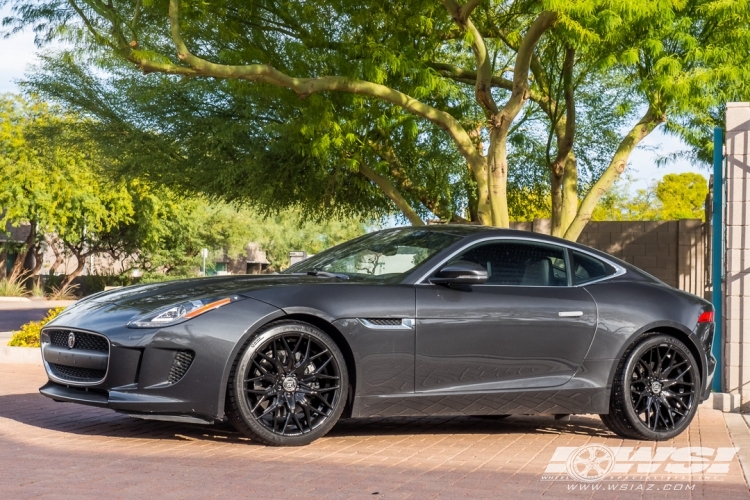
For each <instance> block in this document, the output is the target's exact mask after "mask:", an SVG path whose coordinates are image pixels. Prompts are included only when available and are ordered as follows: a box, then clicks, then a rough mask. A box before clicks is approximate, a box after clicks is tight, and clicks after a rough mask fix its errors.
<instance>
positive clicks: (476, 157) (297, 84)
mask: <svg viewBox="0 0 750 500" xmlns="http://www.w3.org/2000/svg"><path fill="white" fill-rule="evenodd" d="M169 22H170V27H171V32H172V40H173V42H174V45H175V48H176V49H177V56H178V57H179V59H180V60H181V61H183V62H184V63H186V64H188V65H189V66H190V68H185V67H181V66H173V65H165V64H158V63H153V62H152V61H141V63H140V64H141V66H142V68H143V69H144V70H146V71H149V70H150V71H160V72H165V73H173V74H184V75H186V76H204V77H206V76H207V77H215V78H230V79H237V80H248V81H252V82H264V83H268V84H271V85H276V86H279V87H285V88H288V89H291V90H293V91H294V92H295V93H297V95H299V96H300V97H303V98H304V97H306V96H308V95H310V94H314V93H318V92H325V91H336V92H348V93H352V94H358V95H364V96H369V97H376V98H379V99H382V100H384V101H386V102H390V103H391V104H394V105H396V106H400V107H402V108H403V109H405V110H407V111H409V112H411V113H413V114H415V115H417V116H419V117H422V118H424V119H426V120H429V121H431V122H432V123H434V124H436V125H437V126H438V127H440V128H442V129H443V130H445V131H446V132H447V133H448V134H449V135H450V136H451V138H452V139H453V140H454V142H455V143H456V146H457V148H458V150H459V152H460V153H461V154H462V155H463V156H464V158H465V159H466V161H467V162H469V163H470V164H479V163H483V162H484V158H483V157H482V155H481V154H480V153H479V151H477V149H476V148H475V147H474V145H473V144H472V142H471V139H470V137H469V135H468V134H467V133H466V130H464V128H463V127H462V126H461V124H460V123H459V122H458V120H456V119H455V118H454V117H453V116H451V115H450V114H449V113H446V112H444V111H440V110H438V109H436V108H433V107H432V106H429V105H427V104H425V103H423V102H420V101H418V100H417V99H414V98H413V97H411V96H408V95H406V94H404V93H403V92H399V91H397V90H394V89H391V88H389V87H386V86H384V85H380V84H376V83H372V82H368V81H364V80H352V79H350V78H347V77H343V76H323V77H315V78H296V77H291V76H289V75H286V74H284V73H282V72H281V71H279V70H277V69H276V68H274V67H272V66H270V65H268V64H249V65H244V66H234V65H225V64H216V63H212V62H209V61H207V60H205V59H202V58H200V57H197V56H195V55H193V54H192V53H191V52H190V51H189V50H188V48H187V46H186V45H185V42H184V41H183V39H182V36H181V35H180V26H179V24H180V18H179V0H170V2H169Z"/></svg>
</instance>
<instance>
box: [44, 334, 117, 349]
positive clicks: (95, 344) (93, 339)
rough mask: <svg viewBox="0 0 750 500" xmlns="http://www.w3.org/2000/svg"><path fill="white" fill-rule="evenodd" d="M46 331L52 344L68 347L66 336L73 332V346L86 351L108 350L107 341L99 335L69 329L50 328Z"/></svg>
mask: <svg viewBox="0 0 750 500" xmlns="http://www.w3.org/2000/svg"><path fill="white" fill-rule="evenodd" d="M47 333H48V334H49V339H50V343H51V344H52V345H56V346H60V347H65V348H70V346H69V345H68V337H69V336H70V334H71V333H73V335H75V344H74V345H73V348H75V349H83V350H86V351H101V352H109V342H108V341H107V339H106V338H104V337H102V336H101V335H94V334H92V333H85V332H75V331H74V332H71V331H69V330H51V331H49V332H47Z"/></svg>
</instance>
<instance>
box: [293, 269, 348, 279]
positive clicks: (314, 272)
mask: <svg viewBox="0 0 750 500" xmlns="http://www.w3.org/2000/svg"><path fill="white" fill-rule="evenodd" d="M294 274H307V275H310V276H321V277H323V278H338V279H340V280H348V279H349V276H347V275H346V274H342V273H329V272H328V271H319V270H317V269H313V270H312V271H307V272H306V273H294Z"/></svg>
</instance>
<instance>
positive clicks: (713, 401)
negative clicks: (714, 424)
mask: <svg viewBox="0 0 750 500" xmlns="http://www.w3.org/2000/svg"><path fill="white" fill-rule="evenodd" d="M703 404H704V405H706V406H708V407H710V408H713V409H714V410H720V411H722V412H724V413H736V412H739V411H740V395H739V394H733V393H726V392H712V393H711V394H710V395H709V396H708V399H707V400H705V401H704V402H703Z"/></svg>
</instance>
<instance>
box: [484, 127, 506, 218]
mask: <svg viewBox="0 0 750 500" xmlns="http://www.w3.org/2000/svg"><path fill="white" fill-rule="evenodd" d="M499 122H500V123H499V126H497V127H493V129H492V130H491V131H490V149H489V151H488V154H487V160H488V163H489V193H490V209H491V211H492V225H493V226H496V227H508V226H510V220H509V217H508V149H507V148H508V141H507V140H508V128H509V126H510V122H511V120H509V119H507V118H506V117H505V116H503V114H502V113H501V114H500V116H499Z"/></svg>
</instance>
